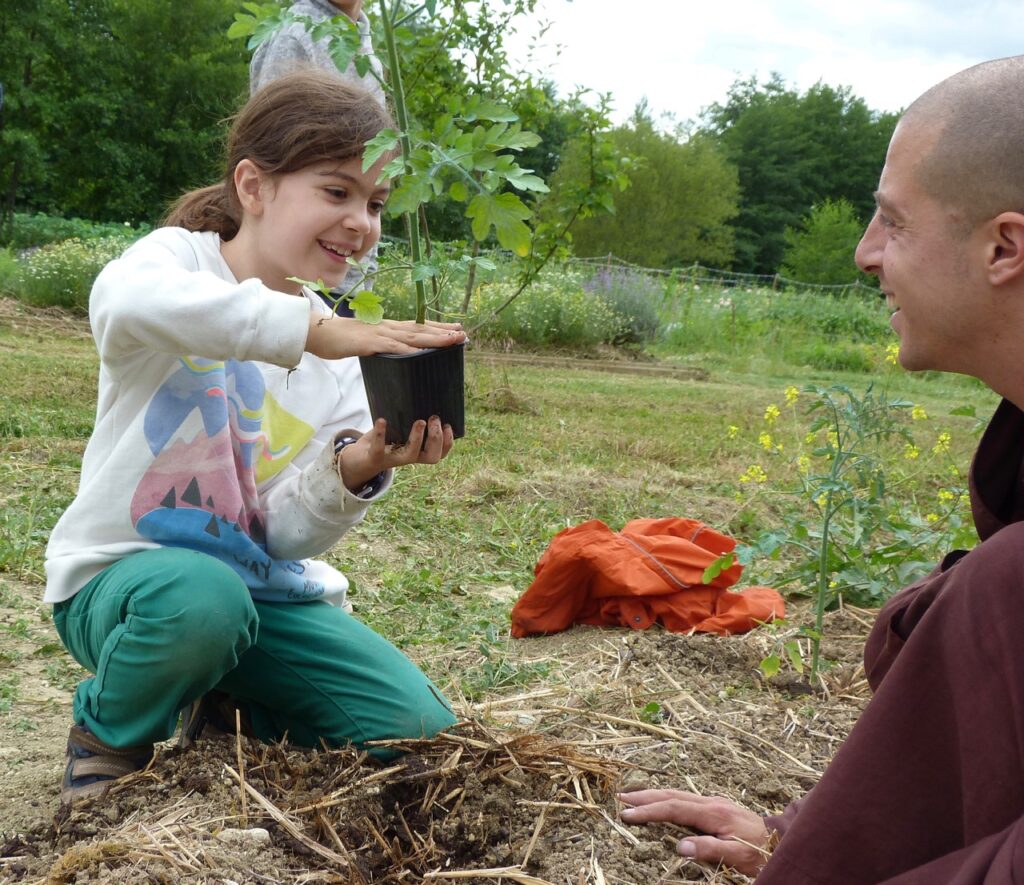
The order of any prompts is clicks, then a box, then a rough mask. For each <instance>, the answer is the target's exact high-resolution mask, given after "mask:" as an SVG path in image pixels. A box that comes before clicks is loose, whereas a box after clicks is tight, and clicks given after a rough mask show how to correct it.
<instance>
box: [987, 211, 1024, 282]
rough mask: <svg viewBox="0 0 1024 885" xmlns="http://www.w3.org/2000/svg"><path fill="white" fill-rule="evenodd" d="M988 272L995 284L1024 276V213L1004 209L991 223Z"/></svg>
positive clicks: (989, 226) (989, 224)
mask: <svg viewBox="0 0 1024 885" xmlns="http://www.w3.org/2000/svg"><path fill="white" fill-rule="evenodd" d="M988 229H989V241H988V249H987V250H986V256H985V258H986V268H985V269H986V272H987V274H988V279H989V282H990V283H991V284H992V285H993V286H1002V285H1005V284H1007V283H1010V282H1013V281H1015V280H1020V279H1021V278H1024V214H1022V213H1020V212H1002V213H1000V214H999V215H997V216H996V217H995V218H993V219H992V220H991V221H990V222H989V223H988Z"/></svg>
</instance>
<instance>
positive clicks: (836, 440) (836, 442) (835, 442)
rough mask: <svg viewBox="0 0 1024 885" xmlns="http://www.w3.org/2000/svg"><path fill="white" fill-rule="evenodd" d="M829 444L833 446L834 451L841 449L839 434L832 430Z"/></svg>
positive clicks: (829, 433)
mask: <svg viewBox="0 0 1024 885" xmlns="http://www.w3.org/2000/svg"><path fill="white" fill-rule="evenodd" d="M828 444H829V445H830V446H832V448H833V449H838V448H839V434H838V433H836V432H835V431H834V430H830V431H829V432H828Z"/></svg>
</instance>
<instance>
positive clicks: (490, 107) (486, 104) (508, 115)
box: [462, 101, 519, 123]
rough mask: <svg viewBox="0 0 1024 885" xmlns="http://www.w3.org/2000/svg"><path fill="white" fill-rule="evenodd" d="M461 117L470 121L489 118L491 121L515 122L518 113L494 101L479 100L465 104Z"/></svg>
mask: <svg viewBox="0 0 1024 885" xmlns="http://www.w3.org/2000/svg"><path fill="white" fill-rule="evenodd" d="M462 116H463V118H464V119H465V120H466V121H467V122H469V123H472V122H473V121H474V120H490V121H491V122H492V123H515V122H516V121H517V120H518V119H519V115H518V114H517V113H516V112H515V111H513V110H512V108H510V107H508V106H507V105H503V104H499V103H498V102H496V101H481V102H480V103H479V104H477V103H472V104H470V105H467V107H466V109H465V110H464V111H463V114H462Z"/></svg>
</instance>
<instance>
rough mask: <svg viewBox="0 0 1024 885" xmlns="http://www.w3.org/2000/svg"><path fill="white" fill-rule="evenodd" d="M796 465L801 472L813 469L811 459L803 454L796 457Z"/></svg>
mask: <svg viewBox="0 0 1024 885" xmlns="http://www.w3.org/2000/svg"><path fill="white" fill-rule="evenodd" d="M796 466H797V469H798V470H799V471H800V472H801V473H808V472H809V471H810V469H811V459H810V458H809V457H808V456H807V455H801V456H800V457H799V458H797V459H796Z"/></svg>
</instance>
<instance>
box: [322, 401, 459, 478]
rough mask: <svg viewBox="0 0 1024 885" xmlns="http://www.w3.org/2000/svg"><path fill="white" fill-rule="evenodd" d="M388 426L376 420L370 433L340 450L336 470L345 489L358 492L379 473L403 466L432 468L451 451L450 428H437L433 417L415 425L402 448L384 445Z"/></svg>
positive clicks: (437, 423)
mask: <svg viewBox="0 0 1024 885" xmlns="http://www.w3.org/2000/svg"><path fill="white" fill-rule="evenodd" d="M387 428H388V423H387V421H385V420H384V419H383V418H378V419H377V421H376V422H375V423H374V425H373V429H372V430H370V431H369V432H368V433H364V434H363V435H362V436H361V437H359V439H357V440H356V441H355V442H354V443H352V444H351V445H348V446H345V448H344V449H342V450H341V455H340V456H339V458H338V470H339V472H340V473H341V481H342V482H343V483H345V487H346V488H348V489H359V488H362V487H363V486H364V485H365V484H366V483H368V482H369V481H370V480H371V479H373V477H375V476H376V475H377V474H378V473H380V472H381V471H382V470H387V469H388V468H389V467H401V466H403V465H405V464H436V463H437V462H438V461H440V460H441V459H442V458H444V457H445V456H446V455H447V454H448V453H449V452H450V451H451V449H452V443H453V442H454V437H453V435H452V426H451V424H445V425H444V426H443V427H442V426H441V419H440V418H438V417H437V416H436V415H434V416H433V417H432V418H431V419H430V420H429V421H422V420H420V421H415V422H414V423H413V425H412V430H410V431H409V439H407V440H406V441H405V442H404V443H403V444H402V445H398V446H396V445H388V444H386V443H385V442H384V434H385V432H386V431H387Z"/></svg>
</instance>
